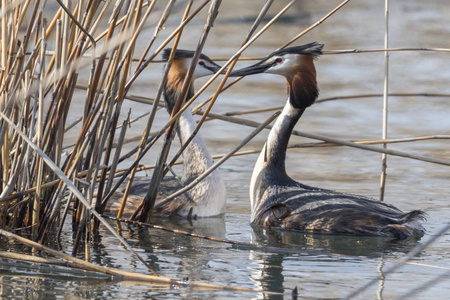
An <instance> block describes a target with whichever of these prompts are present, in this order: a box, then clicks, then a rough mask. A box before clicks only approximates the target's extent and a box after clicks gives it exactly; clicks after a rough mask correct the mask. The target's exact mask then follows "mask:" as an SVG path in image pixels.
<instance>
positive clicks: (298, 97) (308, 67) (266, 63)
mask: <svg viewBox="0 0 450 300" xmlns="http://www.w3.org/2000/svg"><path fill="white" fill-rule="evenodd" d="M322 48H323V44H319V43H316V42H314V43H309V44H306V45H303V46H296V47H290V48H286V49H282V50H278V51H275V52H273V53H272V54H270V55H268V56H267V57H265V58H263V59H262V60H261V61H260V62H258V63H256V64H254V65H251V66H249V67H246V68H242V69H239V70H236V71H233V72H231V74H230V76H234V77H237V76H246V75H252V74H259V73H269V74H278V75H282V76H284V77H286V80H287V82H288V89H289V95H290V98H289V99H290V103H291V105H292V106H293V107H295V108H299V109H305V108H307V107H308V106H310V105H311V104H313V103H314V101H315V99H316V98H317V96H318V95H319V90H318V88H317V81H316V68H315V66H314V59H315V58H317V57H318V56H319V55H321V54H322Z"/></svg>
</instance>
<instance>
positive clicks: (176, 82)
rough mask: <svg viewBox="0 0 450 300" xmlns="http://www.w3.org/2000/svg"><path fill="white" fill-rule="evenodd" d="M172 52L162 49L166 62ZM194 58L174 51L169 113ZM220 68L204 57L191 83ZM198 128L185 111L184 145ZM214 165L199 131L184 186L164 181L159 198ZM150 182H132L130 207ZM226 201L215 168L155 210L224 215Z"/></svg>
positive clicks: (181, 124) (112, 207)
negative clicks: (194, 184) (182, 192)
mask: <svg viewBox="0 0 450 300" xmlns="http://www.w3.org/2000/svg"><path fill="white" fill-rule="evenodd" d="M171 50H172V49H170V48H167V49H164V50H163V54H162V57H163V59H164V60H166V61H167V60H168V59H169V56H170V53H171ZM193 56H194V51H189V50H182V49H177V50H176V51H175V55H174V59H173V61H172V65H171V67H170V70H169V73H168V76H167V83H166V85H165V86H164V101H165V104H166V108H167V110H168V111H169V114H170V113H171V112H172V110H173V107H174V105H175V102H176V101H177V99H178V95H179V93H180V91H181V88H182V85H183V81H184V78H185V76H186V74H187V71H188V68H189V66H190V64H191V61H192V58H193ZM220 68H221V67H220V66H219V65H217V64H215V63H214V62H213V61H212V60H211V59H210V58H209V57H207V56H206V55H204V54H201V55H200V59H199V60H198V62H197V66H196V68H195V71H194V74H193V79H192V80H193V81H194V80H195V79H197V78H200V77H203V76H207V75H212V74H214V73H216V72H217V71H218V70H219V69H220ZM193 95H194V86H193V83H191V85H190V87H189V90H188V94H187V99H190V98H191V97H192V96H193ZM196 126H197V123H196V122H195V120H194V118H193V116H192V114H191V112H190V110H185V111H184V112H183V113H182V114H181V116H180V117H179V119H178V121H177V127H176V132H177V135H178V137H179V139H180V142H181V145H183V144H185V142H186V141H187V140H188V138H189V137H190V136H191V134H192V132H193V131H194V129H195V127H196ZM212 165H213V159H212V157H211V154H210V153H209V151H208V148H207V146H206V143H205V141H204V140H203V138H202V135H201V134H200V132H198V133H197V134H196V136H195V137H194V138H193V139H192V141H191V142H190V143H189V145H188V146H187V147H186V148H185V150H184V151H183V175H182V177H181V184H180V183H179V182H178V181H177V180H176V179H175V178H173V177H169V178H167V179H166V178H165V179H164V180H163V181H162V182H161V185H160V188H159V196H158V199H159V200H162V199H164V198H165V197H167V196H169V195H171V194H172V193H174V192H176V191H177V190H179V189H180V188H182V187H183V186H185V185H187V184H189V183H190V182H192V181H193V180H195V179H196V178H197V177H198V176H200V175H201V174H202V173H203V172H205V171H206V170H207V169H208V168H209V167H211V166H212ZM149 183H150V180H149V178H148V177H136V178H135V179H134V180H133V186H132V188H131V190H130V200H131V201H132V202H134V204H133V205H128V206H127V207H131V206H136V205H137V203H140V202H141V201H142V199H143V197H144V196H145V194H146V192H147V190H148V184H149ZM225 202H226V188H225V183H224V181H223V179H222V177H221V175H220V173H219V171H218V170H217V169H216V170H214V171H213V172H212V173H211V174H210V175H208V176H207V177H206V178H205V179H204V180H203V181H201V182H200V183H199V184H197V185H196V186H195V187H194V188H192V189H191V190H189V191H187V192H185V193H184V194H181V195H180V196H178V197H176V198H174V199H172V200H169V201H161V202H157V203H156V204H155V207H154V209H153V216H156V217H188V218H196V217H211V216H217V215H221V214H223V213H224V212H225ZM110 203H111V204H109V206H108V207H107V210H108V211H109V212H114V211H117V210H118V208H117V203H114V201H110ZM135 208H136V207H132V208H131V210H133V211H134V209H135ZM130 213H132V212H130Z"/></svg>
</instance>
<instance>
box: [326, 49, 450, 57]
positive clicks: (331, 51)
mask: <svg viewBox="0 0 450 300" xmlns="http://www.w3.org/2000/svg"><path fill="white" fill-rule="evenodd" d="M386 51H387V52H397V51H399V52H402V51H431V52H450V48H423V47H422V48H414V47H405V48H387V49H385V48H383V49H366V50H363V49H345V50H326V51H324V52H323V54H324V55H330V54H350V53H375V52H386Z"/></svg>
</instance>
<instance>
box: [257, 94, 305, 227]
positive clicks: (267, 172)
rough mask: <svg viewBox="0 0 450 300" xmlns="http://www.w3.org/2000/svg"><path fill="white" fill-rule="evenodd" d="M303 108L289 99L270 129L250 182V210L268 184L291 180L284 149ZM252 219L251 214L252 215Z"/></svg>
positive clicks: (260, 198)
mask: <svg viewBox="0 0 450 300" xmlns="http://www.w3.org/2000/svg"><path fill="white" fill-rule="evenodd" d="M303 111H304V110H303V109H298V108H294V107H293V106H292V105H291V103H290V101H289V99H288V101H287V103H286V105H285V106H284V108H283V111H282V112H281V114H280V116H279V117H278V119H277V121H276V122H275V124H274V125H273V127H272V129H271V130H270V133H269V136H268V138H267V141H266V144H265V145H264V147H263V149H262V151H261V153H260V154H259V157H258V160H257V161H256V165H255V168H254V169H253V174H252V179H251V182H250V201H251V206H252V212H254V211H256V209H255V208H256V207H257V206H258V205H259V202H260V201H261V200H263V199H264V192H265V191H266V189H267V188H268V187H269V186H273V185H282V184H283V183H286V182H288V181H292V179H290V177H289V176H288V175H287V174H286V168H285V160H286V151H287V146H288V142H289V138H290V136H291V133H292V130H293V129H294V126H295V124H296V123H297V122H298V120H299V119H300V117H301V115H302V113H303ZM252 220H253V216H252Z"/></svg>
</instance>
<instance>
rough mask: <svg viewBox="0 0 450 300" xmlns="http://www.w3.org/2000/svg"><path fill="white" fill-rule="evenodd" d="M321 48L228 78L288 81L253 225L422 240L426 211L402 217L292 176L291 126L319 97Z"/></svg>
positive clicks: (254, 196)
mask: <svg viewBox="0 0 450 300" xmlns="http://www.w3.org/2000/svg"><path fill="white" fill-rule="evenodd" d="M322 48H323V45H322V44H318V43H310V44H307V45H303V46H298V47H291V48H286V49H283V50H279V51H276V52H274V53H272V54H270V55H269V56H267V57H266V58H264V59H262V60H261V61H260V62H258V63H256V64H254V65H252V66H249V67H246V68H243V69H240V70H236V71H233V72H232V73H231V76H246V75H251V74H259V73H271V74H279V75H283V76H284V77H285V78H286V80H287V86H288V95H289V98H288V100H287V103H286V105H285V106H284V109H283V111H282V113H281V114H280V116H279V117H278V119H277V121H276V122H275V124H274V126H273V128H272V130H271V131H270V133H269V137H268V138H267V142H266V144H265V145H264V147H263V149H262V151H261V154H260V155H259V158H258V160H257V162H256V165H255V168H254V170H253V175H252V179H251V184H250V200H251V206H252V216H251V222H252V224H255V225H262V226H270V227H277V228H280V229H285V230H298V231H302V232H316V233H327V234H346V235H373V236H392V237H395V238H399V239H401V238H405V237H408V236H417V237H420V236H422V235H423V234H424V229H423V227H422V225H421V224H420V221H422V220H424V218H425V213H424V212H422V211H420V210H413V211H411V212H408V213H403V212H402V211H400V210H399V209H397V208H396V207H394V206H392V205H389V204H386V203H384V202H380V201H377V200H375V199H372V198H369V197H364V196H359V195H352V194H345V193H339V192H336V191H332V190H326V189H322V188H316V187H311V186H307V185H305V184H302V183H300V182H297V181H295V180H293V179H292V178H290V177H289V176H288V175H287V173H286V169H285V160H286V150H287V146H288V142H289V138H290V136H291V133H292V130H293V128H294V126H295V125H296V124H297V122H298V120H299V119H300V117H301V115H302V114H303V112H304V111H305V110H306V108H307V107H309V106H310V105H312V104H313V103H314V101H315V100H316V98H317V97H318V94H319V92H318V87H317V81H316V69H315V66H314V60H315V59H316V58H317V57H318V56H320V55H321V54H322Z"/></svg>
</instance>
